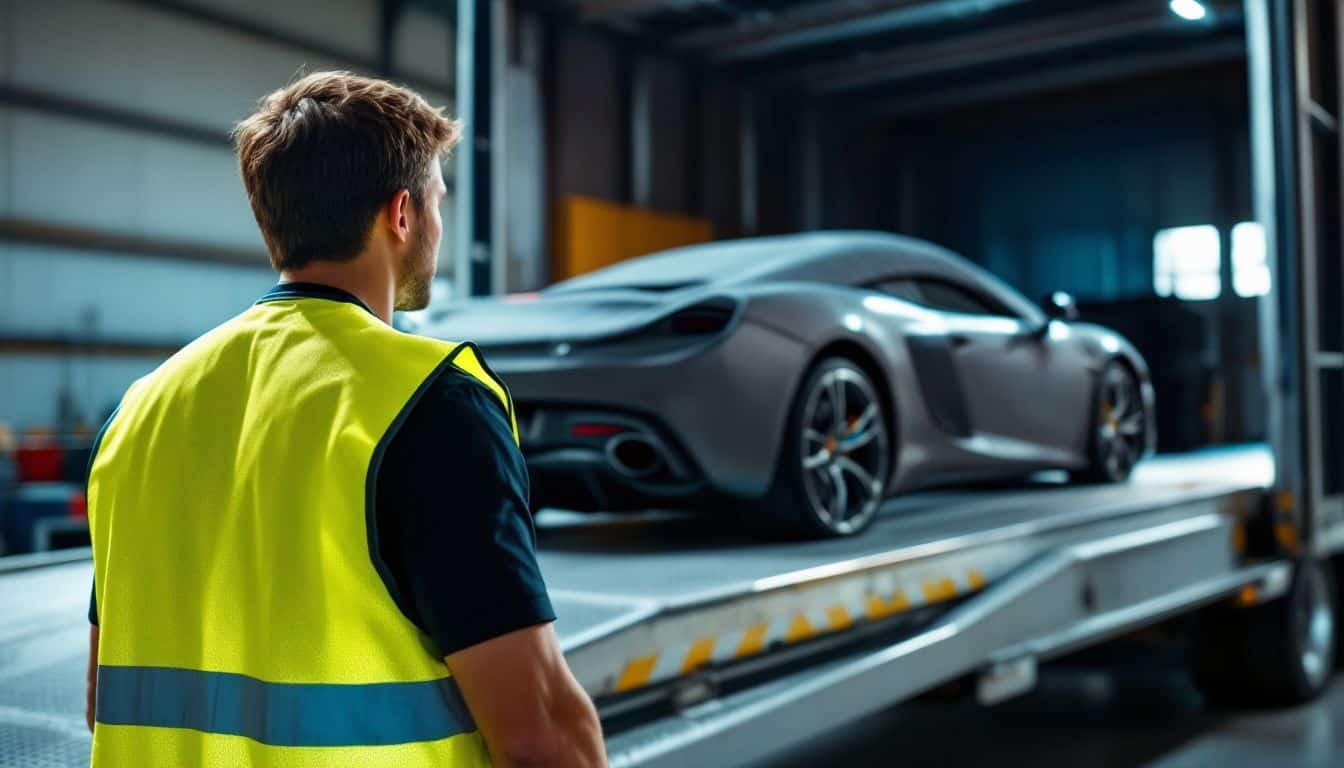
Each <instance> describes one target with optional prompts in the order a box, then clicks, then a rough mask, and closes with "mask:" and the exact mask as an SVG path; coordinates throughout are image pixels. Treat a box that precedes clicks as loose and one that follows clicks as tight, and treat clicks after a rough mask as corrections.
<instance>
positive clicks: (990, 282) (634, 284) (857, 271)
mask: <svg viewBox="0 0 1344 768" xmlns="http://www.w3.org/2000/svg"><path fill="white" fill-rule="evenodd" d="M901 277H926V278H928V277H932V278H941V279H944V280H949V281H952V282H957V283H963V284H969V285H972V286H975V287H977V288H978V289H979V290H980V291H982V292H984V293H988V294H990V295H991V296H993V297H994V298H995V299H997V300H998V302H999V303H1000V304H1002V305H1004V306H1005V307H1007V308H1009V309H1011V310H1012V311H1014V312H1015V313H1016V314H1018V315H1020V316H1022V317H1024V318H1028V319H1039V315H1040V310H1039V309H1038V308H1037V307H1036V306H1035V305H1034V304H1032V303H1031V302H1030V301H1027V300H1026V299H1025V298H1023V297H1022V295H1021V294H1019V293H1018V292H1017V291H1014V290H1013V289H1012V288H1009V287H1008V286H1007V285H1006V284H1004V283H1003V282H1002V281H1001V280H999V279H998V278H997V277H995V276H994V275H992V274H990V273H989V272H987V271H985V270H984V269H981V268H980V267H978V266H976V265H975V264H972V263H971V262H969V261H967V260H966V259H964V258H962V257H961V256H958V255H957V254H955V253H953V252H952V251H949V250H947V249H946V248H942V247H940V246H937V245H934V244H933V243H930V242H928V241H925V240H919V239H917V238H913V237H906V236H904V235H896V234H891V233H889V232H870V231H821V232H806V233H802V234H793V235H772V236H769V237H752V238H742V239H739V240H718V241H715V242H711V243H700V244H697V245H688V246H683V247H681V248H672V249H670V250H666V251H659V252H657V253H652V254H649V255H647V256H640V257H638V258H634V259H630V260H628V261H623V262H620V263H618V264H615V265H613V266H610V267H606V268H605V269H600V270H598V271H596V272H591V273H589V274H586V275H582V276H579V277H576V278H572V279H570V280H566V281H564V282H561V283H557V284H556V285H554V286H551V287H550V288H548V289H547V292H548V293H569V292H574V291H589V290H601V289H635V290H641V291H674V290H678V289H682V288H690V287H695V286H701V287H704V286H712V285H713V286H728V285H747V284H758V283H770V282H791V281H804V282H822V283H831V284H835V285H853V286H861V285H869V284H872V283H875V282H878V281H881V280H887V279H894V278H901Z"/></svg>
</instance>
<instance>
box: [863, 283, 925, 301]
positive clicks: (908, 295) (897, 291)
mask: <svg viewBox="0 0 1344 768" xmlns="http://www.w3.org/2000/svg"><path fill="white" fill-rule="evenodd" d="M873 287H874V288H876V289H877V290H879V291H881V292H882V293H885V294H887V295H888V296H891V297H892V298H896V299H902V300H904V301H909V302H912V303H914V304H924V297H922V296H920V295H919V286H918V285H915V281H914V280H885V281H883V282H881V283H878V284H877V285H875V286H873Z"/></svg>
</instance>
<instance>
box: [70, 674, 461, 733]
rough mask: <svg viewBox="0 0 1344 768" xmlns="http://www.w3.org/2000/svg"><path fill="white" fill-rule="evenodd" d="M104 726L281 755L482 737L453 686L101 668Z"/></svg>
mask: <svg viewBox="0 0 1344 768" xmlns="http://www.w3.org/2000/svg"><path fill="white" fill-rule="evenodd" d="M96 712H97V720H98V722H100V723H106V724H108V725H140V726H152V727H160V728H190V729H193V730H197V731H205V732H206V733H220V734H229V735H233V736H246V737H247V738H249V739H253V740H256V741H259V742H261V743H263V744H271V745H274V746H281V747H343V746H373V745H388V744H406V743H409V742H416V741H437V740H439V739H445V738H448V737H449V736H456V735H458V734H461V733H470V732H471V731H474V730H476V725H475V723H474V722H473V721H472V719H471V713H470V712H468V711H467V707H466V704H465V703H464V702H463V701H462V694H461V693H459V692H458V690H457V683H455V682H454V681H453V680H452V678H444V679H442V680H431V681H427V682H420V683H373V684H366V685H344V684H336V685H332V684H321V683H268V682H266V681H264V680H258V679H257V678H255V677H248V676H247V675H237V674H230V673H226V672H200V671H197V670H191V669H173V668H168V667H112V666H100V667H98V703H97V710H96Z"/></svg>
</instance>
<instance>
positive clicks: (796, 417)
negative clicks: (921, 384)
mask: <svg viewBox="0 0 1344 768" xmlns="http://www.w3.org/2000/svg"><path fill="white" fill-rule="evenodd" d="M837 406H838V407H837ZM785 430H786V431H785V434H784V439H783V441H782V443H781V447H780V451H779V459H778V461H777V463H776V466H775V476H774V482H773V483H772V486H771V489H770V491H769V492H768V493H767V494H766V495H765V497H764V498H763V499H762V500H761V501H760V502H759V503H758V504H756V505H755V509H753V510H750V515H751V521H752V523H753V524H754V525H755V526H756V527H758V528H760V527H761V526H764V527H765V528H766V530H767V531H768V532H769V533H771V534H773V535H776V536H780V535H782V536H787V537H806V538H829V537H838V536H853V535H855V534H858V533H860V532H862V531H863V530H864V529H865V528H867V527H868V526H869V525H870V524H871V523H872V521H873V518H874V517H875V516H876V514H877V508H878V507H879V506H881V503H882V499H883V496H884V491H885V490H886V480H887V475H888V471H889V469H890V467H891V456H892V435H891V421H890V420H889V417H888V414H887V412H886V407H885V406H884V405H883V401H882V397H881V395H880V393H879V392H878V389H877V385H876V384H875V383H874V382H873V380H872V378H871V377H870V376H869V375H868V374H867V373H866V372H865V371H864V370H863V368H861V367H860V366H858V365H857V364H855V363H854V362H853V361H851V360H849V359H847V358H843V357H831V358H826V359H823V360H821V361H820V362H818V363H817V364H816V365H814V366H813V367H812V368H811V369H810V370H809V371H808V372H807V374H806V375H805V376H804V377H803V384H802V386H801V387H799V389H798V394H797V395H796V397H795V398H794V402H793V404H792V405H791V406H790V411H789V418H788V423H787V426H786V427H785Z"/></svg>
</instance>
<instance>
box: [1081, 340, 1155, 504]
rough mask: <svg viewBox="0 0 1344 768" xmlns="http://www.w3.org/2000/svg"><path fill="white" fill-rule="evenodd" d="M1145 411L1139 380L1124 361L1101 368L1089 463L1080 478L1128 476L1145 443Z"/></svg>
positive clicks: (1119, 479)
mask: <svg viewBox="0 0 1344 768" xmlns="http://www.w3.org/2000/svg"><path fill="white" fill-rule="evenodd" d="M1147 429H1148V413H1147V411H1146V410H1145V409H1144V406H1143V396H1142V394H1141V390H1140V388H1139V380H1138V378H1137V377H1136V376H1135V375H1134V372H1133V371H1131V370H1130V369H1129V367H1128V366H1126V365H1125V364H1124V363H1121V362H1119V361H1115V360H1113V361H1111V362H1110V363H1109V364H1107V366H1106V368H1105V370H1103V371H1102V374H1101V380H1100V383H1099V384H1098V389H1097V398H1096V406H1095V410H1094V412H1093V415H1092V435H1091V439H1092V445H1091V455H1092V465H1091V467H1089V468H1088V470H1087V471H1086V472H1084V473H1083V476H1082V478H1081V479H1083V480H1085V481H1091V482H1098V483H1122V482H1124V481H1126V480H1128V479H1129V475H1130V473H1132V472H1133V471H1134V465H1136V464H1138V463H1139V459H1140V458H1142V457H1143V452H1144V449H1145V448H1146V446H1147V440H1148V435H1147Z"/></svg>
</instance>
